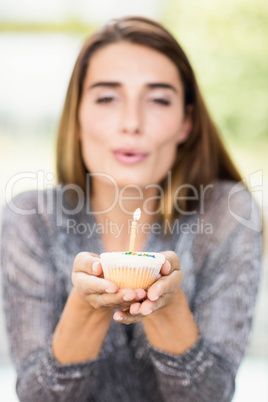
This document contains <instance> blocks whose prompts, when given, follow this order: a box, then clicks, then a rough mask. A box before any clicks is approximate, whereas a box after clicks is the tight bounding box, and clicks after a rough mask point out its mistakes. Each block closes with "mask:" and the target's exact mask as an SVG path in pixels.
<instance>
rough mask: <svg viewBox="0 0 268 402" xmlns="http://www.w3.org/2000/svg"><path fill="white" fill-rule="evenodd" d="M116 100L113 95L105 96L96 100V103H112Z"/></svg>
mask: <svg viewBox="0 0 268 402" xmlns="http://www.w3.org/2000/svg"><path fill="white" fill-rule="evenodd" d="M113 100H114V98H113V97H112V96H105V97H103V98H99V99H97V100H96V103H111V102H112V101H113Z"/></svg>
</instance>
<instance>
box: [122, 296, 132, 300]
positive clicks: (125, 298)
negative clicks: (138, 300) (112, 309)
mask: <svg viewBox="0 0 268 402" xmlns="http://www.w3.org/2000/svg"><path fill="white" fill-rule="evenodd" d="M123 300H125V301H130V300H133V297H131V296H128V295H125V296H123Z"/></svg>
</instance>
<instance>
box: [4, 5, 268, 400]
mask: <svg viewBox="0 0 268 402" xmlns="http://www.w3.org/2000/svg"><path fill="white" fill-rule="evenodd" d="M45 4H46V6H45ZM24 6H25V7H24ZM27 7H28V8H27ZM40 8H41V11H40ZM38 10H39V11H38ZM48 11H49V12H48ZM121 15H145V16H149V17H152V18H156V19H157V20H159V21H161V22H163V23H164V25H165V26H166V27H167V28H168V29H169V30H170V31H171V32H172V33H173V34H174V35H175V37H176V38H177V39H178V41H179V42H180V44H181V45H182V47H183V48H184V50H185V51H186V54H187V55H188V56H189V58H190V61H191V62H192V65H193V68H194V70H195V72H196V75H197V78H198V81H199V83H200V86H201V89H202V92H203V95H204V98H205V100H206V102H207V105H208V107H209V109H210V111H211V114H212V116H213V117H214V120H215V122H216V124H217V126H218V127H219V129H220V131H221V133H222V137H223V139H224V142H225V144H226V146H227V148H228V149H229V151H230V153H231V154H232V156H233V158H234V160H235V162H236V164H237V166H238V168H239V169H240V171H241V173H242V176H243V177H244V178H245V180H246V181H247V182H248V184H249V179H250V177H251V175H253V174H254V172H257V171H260V172H261V173H262V186H261V187H260V186H259V187H258V188H259V190H260V191H259V192H258V194H256V196H257V200H258V202H259V203H260V207H261V208H262V212H263V218H264V221H265V222H266V226H267V224H268V216H267V212H266V211H268V158H267V155H268V1H267V0H217V1H215V0H214V1H213V0H166V1H164V0H136V1H135V2H126V1H124V0H98V2H96V3H95V2H93V1H92V2H91V1H83V0H76V1H72V0H68V1H65V0H47V2H38V3H37V2H35V1H34V0H22V1H18V0H9V2H6V3H5V4H4V3H0V57H1V63H0V152H1V157H0V161H1V169H0V204H1V206H2V205H3V204H4V203H5V201H6V198H9V196H11V194H7V192H6V185H7V183H9V182H10V179H12V176H13V175H16V174H18V173H19V172H36V171H37V170H43V171H45V172H54V171H55V169H54V166H55V158H54V151H55V138H56V131H57V124H58V119H59V116H60V112H61V108H62V105H63V101H64V96H65V92H66V89H67V85H68V80H69V77H70V74H71V71H72V68H73V65H74V62H75V59H76V57H77V54H78V52H79V50H80V47H81V45H82V43H83V40H84V38H85V37H86V36H87V35H88V34H89V33H90V32H92V31H93V30H94V29H95V28H96V27H98V26H99V25H101V24H102V23H105V22H107V20H108V19H110V18H116V17H119V16H121ZM34 185H35V183H34V182H33V181H32V180H30V179H25V180H20V181H19V182H17V183H16V184H15V185H14V188H13V194H15V193H17V192H19V191H22V190H25V189H27V188H32V187H34ZM251 185H253V190H254V183H253V184H252V183H251ZM0 215H1V212H0ZM0 304H1V302H0ZM267 308H268V258H267V250H265V253H264V262H263V274H262V281H261V286H260V293H259V297H258V301H257V308H256V314H255V318H254V325H253V331H252V335H251V339H250V344H249V348H248V352H247V356H246V359H245V361H244V363H243V364H242V366H241V369H240V371H239V374H238V392H237V393H236V397H235V400H234V402H246V401H252V400H256V401H258V402H263V401H267V400H268V384H267V375H268V316H267ZM0 336H1V343H0V389H3V390H4V391H3V392H4V394H3V395H4V396H6V399H5V400H8V401H9V402H13V401H17V399H16V396H15V392H14V382H15V373H14V370H13V369H12V367H11V365H10V358H9V357H8V346H7V338H6V335H5V328H4V319H3V313H2V307H1V305H0ZM254 384H255V385H254ZM12 398H13V399H12Z"/></svg>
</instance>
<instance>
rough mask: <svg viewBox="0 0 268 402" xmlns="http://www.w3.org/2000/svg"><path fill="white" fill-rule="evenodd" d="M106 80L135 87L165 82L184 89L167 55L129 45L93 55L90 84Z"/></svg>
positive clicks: (101, 50) (124, 44)
mask: <svg viewBox="0 0 268 402" xmlns="http://www.w3.org/2000/svg"><path fill="white" fill-rule="evenodd" d="M103 79H105V80H117V81H120V82H125V83H132V84H134V83H135V84H143V83H145V82H150V81H156V80H161V81H166V82H169V83H172V84H173V85H177V86H178V87H181V80H180V77H179V73H178V70H177V67H176V65H175V64H174V63H173V62H172V61H171V60H170V59H169V58H168V57H167V56H165V55H164V54H163V53H161V52H158V51H156V50H154V49H152V48H149V47H146V46H142V45H138V44H132V43H128V42H119V43H114V44H110V45H107V46H105V47H103V48H101V49H99V50H97V51H96V52H95V53H94V54H93V55H92V57H91V59H90V63H89V67H88V71H87V76H86V81H87V82H89V81H90V82H94V81H97V80H103Z"/></svg>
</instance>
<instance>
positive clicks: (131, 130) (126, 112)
mask: <svg viewBox="0 0 268 402" xmlns="http://www.w3.org/2000/svg"><path fill="white" fill-rule="evenodd" d="M141 120H142V116H141V108H140V105H139V103H138V102H137V101H134V100H131V101H128V102H126V103H125V105H124V107H123V108H122V117H121V133H122V134H140V133H141V124H142V121H141Z"/></svg>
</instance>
